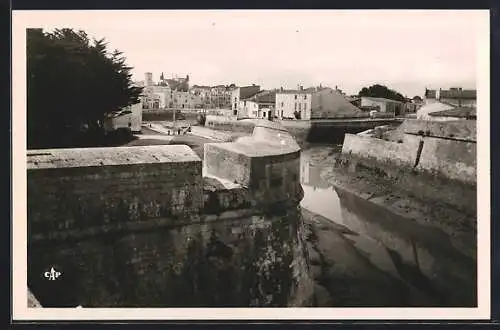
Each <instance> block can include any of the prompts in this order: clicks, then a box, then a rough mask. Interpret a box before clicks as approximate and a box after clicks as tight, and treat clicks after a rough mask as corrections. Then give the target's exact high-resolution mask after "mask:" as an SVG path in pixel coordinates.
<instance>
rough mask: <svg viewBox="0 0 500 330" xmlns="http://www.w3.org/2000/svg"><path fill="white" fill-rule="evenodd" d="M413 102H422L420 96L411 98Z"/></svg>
mask: <svg viewBox="0 0 500 330" xmlns="http://www.w3.org/2000/svg"><path fill="white" fill-rule="evenodd" d="M413 101H414V102H422V101H423V100H422V98H421V97H420V96H418V95H416V96H414V97H413Z"/></svg>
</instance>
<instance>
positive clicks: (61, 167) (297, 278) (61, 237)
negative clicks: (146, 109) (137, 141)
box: [28, 130, 313, 307]
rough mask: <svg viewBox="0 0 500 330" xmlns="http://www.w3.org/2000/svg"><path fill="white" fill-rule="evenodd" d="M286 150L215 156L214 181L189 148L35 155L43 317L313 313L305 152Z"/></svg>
mask: <svg viewBox="0 0 500 330" xmlns="http://www.w3.org/2000/svg"><path fill="white" fill-rule="evenodd" d="M278 131H279V130H278ZM279 132H280V133H279V134H283V135H286V134H287V133H286V131H279ZM269 134H271V133H266V132H260V133H259V134H256V136H257V137H258V136H265V137H268V136H269ZM283 141H285V143H284V144H285V145H286V146H288V147H289V149H286V148H285V147H286V146H284V145H282V144H281V142H280V145H279V147H278V146H277V145H272V144H271V145H266V144H265V143H263V142H262V141H261V140H259V139H250V140H247V141H240V142H239V143H237V146H236V147H235V146H233V147H232V148H231V147H227V146H228V145H229V144H230V143H229V144H228V143H221V144H220V147H219V148H217V144H212V145H208V146H207V148H206V157H207V160H206V162H205V163H208V164H209V166H206V168H208V171H207V170H206V169H205V172H206V173H202V162H201V160H200V159H199V158H198V157H197V156H196V155H195V154H194V152H193V151H192V150H191V149H190V148H189V147H187V146H148V147H129V148H97V149H72V150H64V149H60V150H37V151H30V154H29V155H28V285H29V287H30V289H31V290H32V292H33V293H34V295H35V296H36V297H37V298H38V299H39V301H40V302H41V303H42V305H43V306H44V307H63V306H78V305H81V306H83V307H248V306H281V307H285V306H304V305H308V304H309V303H310V302H311V300H310V299H311V298H312V288H313V284H312V281H311V279H310V277H309V265H308V258H307V254H306V250H305V248H304V242H303V239H304V228H303V224H302V221H301V217H300V212H299V211H298V209H297V207H296V206H297V205H298V203H299V202H300V199H301V198H302V195H301V194H302V190H301V187H300V184H299V180H298V171H299V157H300V154H299V152H300V150H299V149H298V147H297V146H294V147H290V145H291V144H292V143H291V142H292V141H293V139H290V138H289V136H288V138H284V139H283ZM207 150H208V151H207ZM284 150H285V151H284ZM234 155H236V157H235V158H234V159H235V161H236V164H242V167H241V171H242V173H243V174H244V175H239V174H238V173H237V172H229V169H230V168H231V166H230V165H231V163H230V162H229V160H230V161H233V158H231V157H233V156H234ZM226 157H227V158H226ZM224 159H226V160H224ZM215 160H220V161H221V163H220V165H219V166H220V168H222V169H224V170H222V171H220V170H217V169H216V168H217V167H218V166H217V164H216V162H214V161H215ZM243 165H244V166H243ZM228 173H230V174H231V173H232V174H231V175H229V174H228ZM202 175H205V177H203V176H202ZM210 175H211V176H210ZM214 175H215V176H214ZM217 175H220V176H221V177H219V178H218V177H217ZM294 179H295V181H292V180H294ZM235 181H236V183H234V182H235ZM278 181H279V183H280V184H277V183H278ZM269 185H276V189H270V190H269V191H268V192H267V187H268V186H269ZM263 188H264V189H263ZM287 194H288V195H287ZM291 195H293V196H291ZM282 203H288V207H279V205H280V204H282ZM263 204H264V206H266V205H267V206H273V205H278V207H274V208H273V209H272V212H270V210H269V209H268V208H266V207H260V206H262V205H263ZM50 267H54V268H55V269H57V271H60V272H61V273H62V274H63V276H62V277H61V278H60V279H59V280H57V281H50V282H49V281H47V280H46V279H45V278H43V276H42V274H44V273H45V272H46V271H47V270H49V269H50ZM55 293H57V294H55Z"/></svg>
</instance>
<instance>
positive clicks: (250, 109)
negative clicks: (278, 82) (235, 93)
mask: <svg viewBox="0 0 500 330" xmlns="http://www.w3.org/2000/svg"><path fill="white" fill-rule="evenodd" d="M239 103H240V104H239V105H238V109H239V117H244V118H264V119H269V120H272V119H273V117H274V116H275V111H274V110H275V104H276V92H275V91H260V92H258V93H257V94H255V95H253V96H250V97H247V98H244V99H241V100H240V101H239Z"/></svg>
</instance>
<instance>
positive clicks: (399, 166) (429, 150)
mask: <svg viewBox="0 0 500 330" xmlns="http://www.w3.org/2000/svg"><path fill="white" fill-rule="evenodd" d="M417 124H418V123H417V122H414V121H412V123H411V124H403V125H404V126H403V127H402V128H398V129H402V130H404V131H406V132H411V133H405V134H402V135H401V137H402V139H400V140H398V141H397V142H395V141H386V140H383V139H378V138H374V137H371V136H367V135H363V134H358V135H353V134H346V136H345V139H344V144H343V147H342V155H341V157H340V160H341V163H343V164H344V165H348V166H349V168H350V169H351V170H356V168H357V166H358V165H362V166H364V167H365V168H369V169H371V170H374V171H375V172H377V173H382V174H383V175H384V176H386V177H389V178H391V179H392V181H391V182H393V183H394V184H396V185H398V186H400V187H401V188H402V189H404V190H408V191H409V192H410V193H412V194H413V195H415V196H420V197H422V198H424V199H426V200H429V201H432V200H435V201H438V202H444V203H447V204H450V205H453V206H454V207H456V208H458V209H460V210H464V211H466V212H468V213H471V214H474V213H475V212H476V182H477V179H476V159H477V155H476V154H477V151H476V143H475V142H473V141H472V137H473V135H472V134H471V132H472V131H473V129H472V128H471V127H472V125H471V124H463V125H462V124H460V127H462V128H463V127H468V128H471V129H470V130H468V129H462V128H457V127H459V126H455V125H454V124H452V125H451V127H446V125H443V124H444V123H436V124H435V125H434V124H430V123H423V124H422V125H426V127H429V130H430V132H431V133H430V134H423V135H422V134H413V132H414V131H415V130H418V131H421V129H422V128H423V126H419V125H417ZM452 131H454V132H455V133H454V134H456V135H455V137H453V138H452V137H450V136H449V135H450V134H449V132H452ZM428 133H429V132H428ZM433 135H435V136H440V135H441V136H443V137H435V136H433ZM457 136H458V137H457Z"/></svg>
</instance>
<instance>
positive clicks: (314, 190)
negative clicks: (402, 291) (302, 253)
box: [301, 147, 476, 306]
mask: <svg viewBox="0 0 500 330" xmlns="http://www.w3.org/2000/svg"><path fill="white" fill-rule="evenodd" d="M329 150H331V148H327V147H325V148H314V149H309V150H304V151H302V156H301V174H302V177H301V182H302V186H303V188H304V194H305V195H304V199H303V200H302V202H301V206H302V207H303V208H305V209H307V210H308V211H311V212H313V213H315V214H317V215H319V216H322V217H324V218H326V219H328V220H330V221H333V222H334V223H335V224H336V225H340V226H343V227H347V228H348V229H349V230H350V231H352V232H354V234H349V233H347V234H346V233H345V232H344V233H342V235H343V237H344V238H345V239H346V241H348V242H349V243H350V244H352V246H353V247H354V248H355V249H356V250H357V251H359V252H360V253H359V254H358V255H359V256H360V258H361V257H363V258H366V259H367V260H369V262H370V263H371V264H372V266H373V267H374V272H375V271H383V272H384V273H385V274H387V276H388V277H389V278H392V280H393V281H394V283H395V285H396V284H397V285H399V284H401V283H402V284H403V285H404V286H406V287H407V288H409V291H408V292H410V293H409V294H410V295H418V296H419V297H422V296H423V297H426V298H425V302H422V300H421V299H420V300H418V301H419V302H420V303H422V304H424V305H434V306H474V305H476V272H475V268H476V266H475V261H474V260H471V259H469V258H467V257H466V256H464V255H463V254H462V253H460V252H459V251H457V250H456V249H455V248H454V247H453V245H452V244H451V243H450V239H449V237H448V236H447V235H446V234H445V233H444V232H442V231H441V230H440V229H438V228H436V227H431V226H424V225H421V224H418V223H417V222H415V221H412V220H410V219H407V218H403V217H400V216H398V215H396V214H394V213H391V212H390V211H388V210H387V209H384V208H382V207H380V206H378V205H376V204H373V203H371V202H368V201H366V200H364V199H362V198H360V197H358V196H356V195H353V194H352V193H350V192H348V191H344V190H342V189H339V188H333V187H329V186H328V184H327V183H325V182H324V181H323V180H321V177H320V173H321V170H322V160H323V159H325V158H326V157H327V156H328V151H329ZM323 166H324V165H323ZM337 234H338V233H337ZM332 235H333V234H332ZM324 245H325V247H324V249H325V250H326V251H328V239H326V242H325V243H324ZM331 249H333V245H332V247H331ZM327 253H328V252H327ZM331 255H332V258H333V259H334V260H333V262H334V263H335V262H337V264H338V263H339V262H340V263H341V262H342V261H339V260H335V259H336V256H335V251H331ZM353 256H355V255H354V254H353ZM349 263H351V261H349ZM346 267H348V266H346ZM375 268H376V270H375ZM362 276H363V278H364V280H366V281H369V282H371V283H372V285H373V286H376V285H377V283H374V282H373V277H374V276H372V274H371V273H367V274H363V275H362ZM366 294H367V295H369V294H370V293H369V292H367V293H366ZM413 301H415V300H413Z"/></svg>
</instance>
